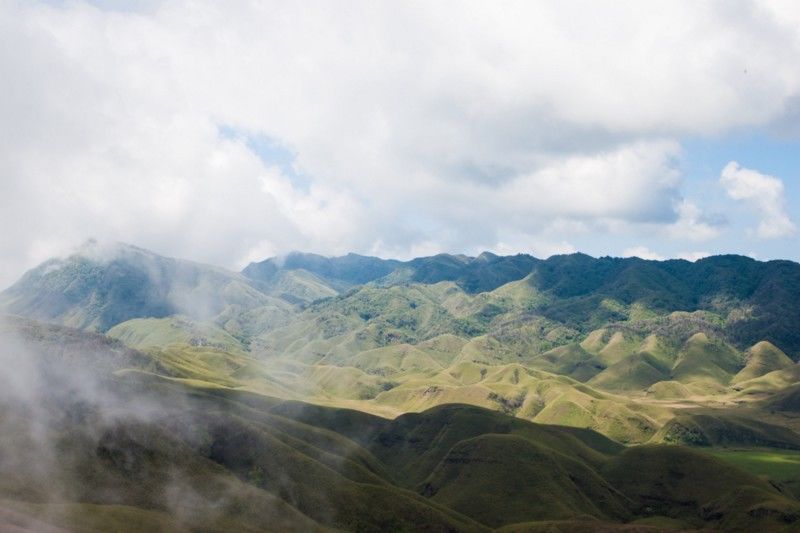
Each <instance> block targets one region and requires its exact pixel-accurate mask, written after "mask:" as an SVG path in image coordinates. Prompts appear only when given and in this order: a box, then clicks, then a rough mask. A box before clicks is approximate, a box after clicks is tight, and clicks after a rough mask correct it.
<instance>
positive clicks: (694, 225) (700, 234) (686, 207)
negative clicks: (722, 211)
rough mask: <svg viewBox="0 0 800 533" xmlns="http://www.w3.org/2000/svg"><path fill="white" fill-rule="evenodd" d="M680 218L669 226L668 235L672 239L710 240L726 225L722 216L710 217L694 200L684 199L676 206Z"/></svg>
mask: <svg viewBox="0 0 800 533" xmlns="http://www.w3.org/2000/svg"><path fill="white" fill-rule="evenodd" d="M675 213H676V214H677V216H678V218H677V220H676V221H675V222H673V223H672V224H670V225H669V226H668V227H667V235H668V236H669V237H670V238H672V239H685V240H689V241H696V242H699V241H708V240H711V239H714V238H716V237H718V236H719V235H720V234H721V233H722V230H723V228H724V226H725V220H724V219H721V218H720V217H708V216H706V215H705V214H704V213H703V211H702V210H701V209H700V208H699V207H698V206H697V205H696V204H694V203H693V202H691V201H688V200H686V199H682V200H681V202H680V203H679V204H678V205H677V206H676V208H675Z"/></svg>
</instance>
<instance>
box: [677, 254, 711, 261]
mask: <svg viewBox="0 0 800 533" xmlns="http://www.w3.org/2000/svg"><path fill="white" fill-rule="evenodd" d="M710 255H711V253H710V252H679V253H678V255H677V258H678V259H686V260H687V261H691V262H695V261H697V260H698V259H703V258H704V257H709V256H710Z"/></svg>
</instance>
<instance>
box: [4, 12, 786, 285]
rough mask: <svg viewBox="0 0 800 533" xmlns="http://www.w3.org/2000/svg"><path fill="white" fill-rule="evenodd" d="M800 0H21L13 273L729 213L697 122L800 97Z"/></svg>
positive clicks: (415, 245) (241, 257) (404, 249)
mask: <svg viewBox="0 0 800 533" xmlns="http://www.w3.org/2000/svg"><path fill="white" fill-rule="evenodd" d="M120 6H121V8H120ZM787 10H788V12H787ZM796 11H797V7H796V5H795V4H792V3H789V4H786V5H784V6H783V7H781V5H780V4H776V5H775V6H772V5H771V4H770V5H766V4H765V5H755V4H749V3H745V4H743V5H739V4H737V8H736V9H732V8H728V7H727V6H725V5H724V4H715V3H711V4H696V3H678V2H674V3H665V4H663V5H661V6H659V7H658V8H657V9H654V8H651V7H644V6H642V5H641V4H640V3H638V2H613V3H608V4H604V5H601V4H593V5H591V6H588V7H587V6H586V5H571V4H565V3H563V2H537V3H530V2H511V3H508V4H504V5H503V6H502V8H499V7H497V6H495V5H492V4H487V3H482V2H474V3H460V2H459V3H450V2H435V3H402V4H400V3H379V2H367V3H363V4H360V5H356V4H350V5H347V6H338V5H337V6H334V5H331V4H329V3H324V2H320V3H311V4H302V5H301V4H286V3H272V2H246V1H231V2H225V3H224V4H222V3H218V2H211V1H202V0H200V1H192V2H188V1H181V0H164V1H156V0H141V1H138V0H134V1H126V2H124V3H122V4H116V3H112V2H106V1H96V2H92V3H87V2H80V1H75V2H55V1H51V2H16V1H12V2H3V3H2V4H0V75H2V77H3V79H4V83H3V97H2V98H0V116H1V117H2V121H0V141H1V142H0V202H2V205H0V207H1V208H2V209H0V224H2V225H3V227H14V228H15V231H13V232H3V233H2V234H1V235H0V272H3V273H4V274H3V276H6V277H0V283H9V282H11V281H12V279H13V278H14V277H16V276H17V275H18V273H19V272H20V271H21V270H22V269H23V268H25V267H28V266H30V265H31V264H33V263H35V262H37V261H40V260H42V259H44V258H45V257H47V256H49V255H51V254H53V253H57V252H59V251H63V250H65V249H68V248H69V247H70V246H72V245H74V244H76V243H78V242H82V241H83V240H85V239H86V238H87V237H90V236H96V237H98V238H100V239H106V240H121V241H128V242H134V243H136V244H139V245H142V246H145V247H148V248H152V249H155V250H156V251H160V252H164V253H169V254H171V255H179V256H185V257H188V258H192V259H196V260H201V261H208V262H213V263H218V264H222V265H226V266H229V267H232V268H236V267H240V266H242V265H243V264H244V263H246V262H247V261H248V260H252V259H255V258H258V255H259V254H262V253H269V254H273V253H284V252H286V251H289V250H292V249H305V250H313V251H317V252H321V253H340V252H344V251H350V250H352V251H360V252H369V251H371V250H387V251H391V253H397V254H399V255H405V254H408V253H410V251H411V250H422V249H425V250H433V249H441V250H448V251H462V250H468V249H474V248H497V247H499V246H500V245H501V244H503V243H505V244H506V245H507V244H508V242H510V240H511V239H510V238H509V237H508V236H509V235H512V234H514V235H516V234H522V235H524V236H525V238H524V239H517V240H518V242H532V243H536V242H549V243H562V242H571V236H570V232H569V231H564V232H562V233H561V234H554V233H553V230H552V222H553V221H554V220H559V221H561V223H562V226H563V227H564V228H567V227H576V226H582V227H584V228H590V231H597V230H596V229H592V228H598V227H604V228H607V227H611V226H612V225H624V224H633V225H637V224H639V225H641V224H645V225H646V224H651V225H652V224H655V225H657V226H659V227H661V228H666V227H668V226H669V225H670V224H673V223H675V221H676V219H677V220H678V221H679V222H678V224H679V225H680V224H684V225H687V226H686V227H687V228H688V234H689V235H692V236H693V237H691V238H693V239H695V240H704V239H710V238H711V235H712V234H713V233H714V225H713V224H710V223H709V222H708V221H707V220H704V219H703V218H702V217H701V216H699V215H698V216H695V218H692V215H691V213H689V214H688V215H687V214H686V213H681V212H680V211H678V212H676V207H675V205H681V204H680V202H681V198H682V194H681V176H680V172H679V165H678V164H676V160H678V159H679V158H680V157H681V149H680V141H679V139H680V138H681V137H682V136H684V135H710V134H721V133H725V132H728V131H732V130H734V129H739V128H754V127H772V125H775V124H778V125H779V123H781V121H782V120H783V119H785V116H784V115H785V110H786V109H787V105H789V104H790V103H791V102H796V101H797V99H798V98H800V71H798V70H797V68H796V57H797V55H798V52H799V51H800V42H799V41H798V39H797V35H798V30H799V29H800V23H798V22H797V21H798V20H800V19H798V18H797V17H795V16H793V14H794V13H795V12H796ZM745 70H746V71H747V74H746V75H745V74H744V71H745ZM775 127H777V126H775ZM253 139H269V140H270V141H271V142H273V143H274V145H275V146H279V147H281V151H280V153H277V152H276V151H275V150H272V151H270V150H260V149H259V146H258V143H254V142H252V140H253ZM287 154H288V156H287ZM287 157H288V159H289V160H288V161H287ZM270 158H274V159H275V161H271V160H270ZM298 176H301V177H302V178H303V179H302V180H299V179H298ZM684 209H686V208H684ZM20 220H24V221H25V224H24V225H22V224H19V221H20ZM680 227H683V226H680ZM681 231H682V230H681ZM387 253H388V252H387Z"/></svg>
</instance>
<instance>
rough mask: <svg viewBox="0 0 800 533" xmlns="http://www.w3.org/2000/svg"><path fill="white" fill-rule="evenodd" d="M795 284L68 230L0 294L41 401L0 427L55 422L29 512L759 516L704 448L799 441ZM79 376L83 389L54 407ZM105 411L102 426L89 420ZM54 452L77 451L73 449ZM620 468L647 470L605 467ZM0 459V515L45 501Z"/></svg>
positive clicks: (764, 519) (735, 262)
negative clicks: (193, 255) (159, 243)
mask: <svg viewBox="0 0 800 533" xmlns="http://www.w3.org/2000/svg"><path fill="white" fill-rule="evenodd" d="M798 280H800V265H798V264H796V263H793V262H790V261H770V262H758V261H755V260H752V259H749V258H746V257H741V256H717V257H709V258H705V259H701V260H699V261H696V262H694V263H691V262H688V261H680V260H671V261H645V260H641V259H636V258H631V259H619V258H608V257H605V258H599V259H595V258H592V257H589V256H586V255H583V254H572V255H564V256H553V257H550V258H548V259H537V258H534V257H531V256H527V255H515V256H508V257H502V256H496V255H493V254H489V253H484V254H481V255H480V256H478V257H474V258H472V257H466V256H458V255H437V256H433V257H423V258H417V259H413V260H410V261H394V260H384V259H379V258H374V257H364V256H358V255H354V254H350V255H347V256H343V257H336V258H325V257H322V256H317V255H312V254H300V253H294V254H290V255H288V256H286V257H283V258H273V259H268V260H266V261H263V262H261V263H254V264H251V265H249V266H248V267H247V268H245V269H244V270H243V272H242V273H235V272H229V271H226V270H224V269H221V268H217V267H213V266H209V265H203V264H198V263H193V262H189V261H183V260H180V259H171V258H165V257H161V256H159V255H157V254H154V253H152V252H148V251H146V250H143V249H140V248H136V247H132V246H128V245H114V246H101V245H99V244H97V243H88V244H87V245H86V246H84V247H83V248H82V249H81V250H79V251H78V252H77V253H75V254H73V255H71V256H70V257H67V258H62V259H53V260H50V261H47V262H45V263H44V264H42V265H40V266H39V267H36V268H35V269H33V270H31V271H30V272H28V273H26V274H25V275H24V276H23V277H22V278H21V279H20V281H19V282H17V283H16V284H14V285H13V286H11V287H10V288H8V289H6V290H5V291H3V292H2V293H0V305H2V309H3V311H4V312H5V313H6V314H9V315H16V318H10V319H7V320H6V323H7V324H8V325H7V326H6V332H7V333H6V336H10V337H13V338H14V339H16V340H15V341H14V342H13V343H12V348H11V349H10V350H9V349H6V351H7V352H10V353H13V352H15V350H16V352H25V353H26V355H25V357H26V358H31V360H33V361H36V365H35V368H34V369H33V370H31V369H29V370H27V371H28V372H30V373H32V374H34V375H36V376H38V375H39V374H40V373H41V374H42V376H44V377H41V378H40V377H37V378H36V382H37V383H46V384H48V385H47V386H46V387H45V389H44V390H48V391H49V390H50V389H52V390H53V391H54V392H53V393H52V394H53V395H52V396H51V395H50V393H49V392H48V393H47V394H45V393H40V394H39V396H37V397H36V398H34V399H31V398H28V397H27V396H24V398H23V399H24V402H22V404H19V402H20V401H21V400H20V398H19V394H17V393H15V394H17V395H16V396H14V397H10V398H7V404H6V412H8V413H11V414H12V415H13V416H11V417H10V418H9V419H8V420H7V422H8V423H12V422H13V424H17V425H16V426H14V427H13V428H11V427H10V426H9V430H11V429H13V430H14V431H18V430H19V429H20V427H22V428H23V429H24V426H19V424H21V422H20V421H19V420H22V419H21V418H18V416H21V414H20V413H22V412H31V409H33V411H32V412H38V411H37V409H39V408H40V407H39V404H41V403H42V402H45V403H46V405H47V407H46V409H45V410H46V411H47V410H51V409H55V412H56V413H58V414H57V415H53V416H54V417H55V418H53V417H47V418H46V419H45V420H44V421H42V422H41V424H42V427H39V428H38V429H37V431H40V432H41V431H44V434H50V433H52V432H53V431H55V429H54V428H61V429H58V432H62V434H64V435H67V437H64V438H66V441H63V440H62V441H59V442H61V444H59V446H61V447H62V449H65V450H68V453H67V452H65V453H66V454H67V455H68V457H69V460H67V461H64V464H63V465H62V466H60V467H59V468H63V471H62V472H61V474H59V475H61V476H62V477H63V479H62V482H63V484H64V492H63V493H59V495H58V498H57V499H59V501H62V502H63V505H62V507H61V508H60V510H58V511H57V512H56V511H53V512H55V514H54V515H53V516H56V518H57V519H54V520H55V522H51V523H59V524H61V523H71V522H70V520H72V519H71V518H70V516H75V515H76V513H77V514H78V515H81V514H85V515H87V516H89V515H91V516H95V517H96V518H93V520H94V519H96V520H97V521H98V522H97V523H103V520H106V519H107V520H119V521H123V520H127V519H129V518H130V517H131V516H136V517H137V520H140V521H141V523H142V524H143V526H142V528H143V529H147V528H148V527H150V526H152V525H153V524H161V526H160V527H167V528H179V527H186V528H189V529H192V528H193V527H197V522H195V521H194V520H209V521H210V523H214V524H218V526H216V527H218V528H220V529H225V528H229V527H235V528H251V529H254V530H258V529H260V528H263V527H265V526H264V524H265V522H263V520H265V518H264V517H263V516H261V517H259V516H256V515H254V514H252V513H250V511H238V510H237V509H249V508H250V507H251V506H255V508H264V506H268V507H269V508H270V509H271V510H272V511H271V512H274V513H275V514H274V519H275V520H278V521H280V523H283V524H285V525H286V527H287V528H290V526H291V527H296V528H297V529H304V530H307V529H313V528H325V527H334V528H343V529H347V530H356V529H359V528H361V529H364V530H370V528H373V529H381V528H384V529H385V528H387V527H390V528H402V527H408V528H412V529H420V528H421V529H425V528H428V529H430V530H465V531H469V530H476V531H478V530H483V529H486V528H495V527H501V526H511V525H513V524H524V525H519V526H518V528H519V530H531V531H535V530H537V529H536V528H538V527H549V526H546V525H545V522H547V521H551V522H552V521H556V523H560V524H561V525H560V526H553V527H562V528H564V529H565V530H572V529H574V528H579V527H589V526H587V524H591V523H594V524H595V525H597V526H598V527H599V526H600V525H601V524H602V526H603V527H609V528H612V529H613V528H614V527H617V526H616V525H615V524H617V525H618V524H623V523H630V522H635V521H640V520H644V521H645V522H642V523H640V524H638V525H637V526H636V527H641V528H647V527H653V528H656V529H657V527H662V526H663V527H666V526H669V527H672V526H675V527H678V528H695V527H707V526H711V527H724V528H726V529H739V530H743V531H745V530H749V529H751V528H753V527H760V528H767V529H780V528H782V527H784V526H785V527H789V526H790V525H791V524H795V522H796V521H797V519H798V517H800V507H798V505H799V504H798V501H797V500H796V499H795V492H794V491H795V490H797V489H798V488H800V474H799V475H798V477H797V479H794V478H786V479H781V480H780V481H778V480H776V479H775V478H774V477H769V478H766V477H762V478H759V477H755V476H753V475H752V473H753V472H755V473H757V474H759V473H761V472H762V470H759V468H762V467H761V466H758V465H756V466H755V467H753V465H752V464H750V463H744V465H745V466H746V467H747V468H750V469H751V470H747V469H744V470H739V469H738V467H733V466H731V464H730V461H738V460H739V458H740V457H742V456H739V455H734V456H731V457H732V458H731V457H728V456H725V455H724V453H723V452H724V450H725V447H728V448H730V447H735V448H737V449H746V450H751V449H754V448H762V449H769V450H773V451H772V452H770V453H773V454H775V453H783V454H792V453H796V452H795V450H796V451H800V433H798V431H800V424H799V423H798V422H797V418H796V416H795V414H794V413H795V412H796V410H797V405H798V402H796V401H795V398H796V397H797V396H798V395H797V392H796V390H795V389H796V387H797V383H798V382H800V370H799V369H800V366H798V364H797V363H796V361H797V359H798V358H800V345H798V337H797V324H798V323H800V316H799V315H798V313H800V298H797V297H796V296H797V295H798V294H800V283H798ZM20 339H21V340H20ZM20 346H22V348H20ZM70 346H72V348H69V347H70ZM64 347H67V348H64ZM30 354H34V355H30ZM17 357H18V356H17ZM42 369H44V370H42ZM76 372H77V374H75V373H76ZM62 374H63V375H64V376H72V375H73V374H75V375H77V376H78V377H77V378H74V379H73V378H69V379H66V378H64V379H62V378H60V377H59V376H60V375H62ZM65 379H66V383H65V381H64V380H65ZM53 380H55V381H53ZM85 380H88V381H87V383H92V385H91V387H89V389H91V391H92V392H91V397H90V398H85V399H83V400H81V399H80V398H79V399H78V400H75V399H74V398H73V397H72V396H70V395H75V394H78V396H79V397H80V395H81V394H83V392H80V389H81V387H77V388H76V386H75V384H76V383H79V382H83V381H85ZM51 385H52V386H51ZM62 388H63V389H65V390H64V391H63V392H62ZM118 388H119V391H121V392H117V389H118ZM76 391H77V392H76ZM87 394H88V393H87ZM42 395H44V398H42V397H40V396H42ZM70 398H72V399H70ZM15 402H16V403H15ZM25 402H28V403H30V402H34V403H35V404H36V407H35V408H32V407H31V406H29V405H28V404H27V403H25ZM76 402H77V403H76ZM175 402H177V403H175ZM128 404H130V405H132V406H139V405H150V407H147V408H145V407H142V409H141V410H142V411H147V412H150V411H148V409H150V408H152V410H153V411H154V412H158V413H161V412H162V410H163V412H164V413H169V416H166V415H164V417H162V416H160V415H159V416H158V417H150V416H149V415H148V416H145V417H142V416H140V414H139V411H140V409H138V407H137V409H135V411H136V413H135V415H136V416H133V414H131V413H127V414H125V413H126V410H125V408H124V406H125V405H128ZM56 405H57V406H58V407H57V408H55V407H54V406H56ZM83 405H88V407H81V406H83ZM165 405H171V407H169V408H166V407H165ZM20 409H22V411H20ZM87 409H88V410H87ZM107 410H111V411H114V412H121V413H123V415H124V416H122V415H120V416H121V418H120V417H116V415H115V417H112V418H113V423H112V424H111V426H109V425H108V423H107V422H103V421H102V420H105V419H106V418H107V417H106V415H105V414H103V413H105V412H106V411H107ZM87 417H88V418H87ZM23 418H24V417H23ZM168 419H169V420H172V421H171V422H168V421H167V420H168ZM87 420H88V421H90V422H91V423H90V426H91V427H92V428H93V429H91V431H89V430H86V429H85V428H84V429H81V424H83V423H84V422H80V421H87ZM95 420H96V421H97V422H94V421H95ZM4 423H5V422H4ZM38 423H39V422H38V421H37V424H38ZM92 424H100V425H99V426H96V427H95V425H92ZM112 426H113V427H112ZM25 431H28V430H27V429H26V430H25ZM25 431H23V433H22V434H23V435H25V434H27V433H25ZM87 431H88V433H87ZM63 432H66V433H63ZM37 434H38V433H37ZM9 435H10V433H9ZM31 438H33V437H31ZM98 439H99V440H98ZM47 442H48V447H47V450H50V449H51V447H50V446H49V445H50V441H49V440H47ZM79 442H82V443H84V444H81V446H84V445H85V446H88V448H87V449H93V450H95V452H93V454H89V455H88V456H86V455H84V456H79V455H75V456H74V457H73V451H74V450H73V448H72V447H74V446H78V443H79ZM665 445H669V446H665ZM4 446H6V450H7V453H12V452H11V451H12V450H14V449H16V447H17V446H25V444H24V443H23V442H22V441H18V440H14V439H10V440H8V439H7V440H5V441H4ZM625 446H629V447H630V448H629V449H626V448H625ZM689 448H693V449H698V448H700V449H709V450H723V452H720V453H722V455H721V457H723V459H722V460H720V459H714V458H712V457H709V456H707V455H704V454H702V453H698V452H696V451H692V450H690V449H689ZM31 449H32V450H33V451H31V452H30V453H31V454H33V455H32V456H31V457H30V458H29V461H23V462H24V463H31V464H32V463H35V462H36V461H37V459H36V457H35V455H36V453H39V452H37V451H36V448H31ZM170 450H172V451H170ZM174 450H181V451H180V452H179V456H178V455H175V454H176V453H178V452H175V451H174ZM777 450H780V452H778V451H777ZM48 453H49V452H48ZM75 453H77V451H75ZM715 453H716V452H715ZM743 453H750V452H743ZM120 457H129V458H131V459H126V460H125V461H122V460H121V459H119V458H120ZM747 457H752V456H747ZM115 458H116V459H115ZM126 461H134V463H135V464H136V465H138V466H136V467H135V468H134V469H133V470H127V471H126V470H125V469H126V468H129V467H127V466H125V465H127V464H130V463H129V462H126ZM725 461H728V462H725ZM168 463H174V465H176V466H175V468H176V469H177V470H176V472H178V473H177V474H175V475H177V476H178V477H179V478H181V479H183V478H184V477H185V479H195V478H197V479H206V480H208V479H211V478H213V479H215V480H216V481H214V483H213V484H212V486H213V487H217V488H215V489H209V490H211V492H204V493H202V494H200V493H198V494H197V495H195V497H196V503H195V504H192V505H198V506H200V507H203V506H204V505H206V504H205V503H203V502H208V501H211V500H213V501H218V500H219V498H220V497H221V496H220V494H222V492H225V493H227V491H233V494H232V495H230V496H225V501H226V502H228V503H226V504H225V506H223V507H224V510H223V511H222V512H221V513H220V514H219V515H218V516H216V515H215V516H214V517H209V516H208V515H197V516H196V517H194V518H192V516H193V513H195V512H196V509H194V508H192V509H188V508H184V507H181V506H178V507H170V506H168V505H167V506H165V505H163V504H161V503H159V501H161V500H159V498H156V497H155V496H153V495H152V494H158V493H159V491H161V492H162V493H164V494H166V493H169V492H170V491H173V490H178V489H175V488H174V487H173V486H172V484H171V483H168V482H167V481H165V478H164V476H163V472H162V471H161V468H162V466H160V465H164V464H168ZM642 464H647V465H648V469H650V470H651V471H652V476H653V477H652V479H651V478H647V479H642V480H638V481H637V480H633V479H630V478H626V476H625V472H627V471H632V470H636V469H640V468H641V466H640V465H642ZM759 464H760V463H759ZM654 465H655V466H654ZM7 466H8V465H7ZM8 468H11V469H12V470H11V471H14V472H15V473H14V475H15V476H16V477H15V478H14V479H17V481H12V482H9V483H8V484H6V485H5V488H4V489H3V491H4V492H3V496H2V497H3V498H6V499H7V500H8V502H9V503H7V504H6V507H5V509H4V511H3V513H5V515H3V513H0V515H3V516H7V517H13V516H19V517H22V518H19V519H18V521H19V520H23V518H24V520H33V518H32V517H31V516H32V515H37V514H38V511H39V510H40V509H42V507H41V506H47V505H49V503H47V502H50V500H52V499H53V498H55V496H54V495H53V494H51V493H49V492H48V491H47V490H45V487H44V485H43V483H44V481H43V480H42V479H40V478H38V477H36V476H37V475H38V474H36V473H35V472H34V471H33V470H30V469H27V470H26V469H23V470H22V471H17V470H15V468H16V467H15V468H12V467H11V466H8ZM26 468H28V467H26ZM676 468H677V470H675V469H676ZM753 468H754V469H755V470H752V469H753ZM87 472H93V473H92V474H87ZM276 472H278V473H279V477H280V478H281V479H283V481H281V482H280V483H278V482H277V481H275V480H276V478H275V477H274V476H277V475H278V474H276ZM748 472H751V473H750V474H748ZM86 475H91V476H95V477H97V476H99V477H98V479H100V478H102V479H103V480H105V481H104V483H106V484H107V486H108V487H113V488H114V490H112V491H111V492H110V493H108V494H112V495H113V496H109V495H108V494H107V493H106V492H103V491H100V489H99V488H97V490H94V489H92V490H89V489H87V487H86V485H87V484H91V483H89V482H88V481H87V480H86V479H87V478H85V477H83V476H86ZM770 475H771V474H770ZM130 476H134V478H131V477H130ZM136 476H139V477H136ZM198 476H199V477H198ZM664 476H666V477H664ZM762 476H767V474H762ZM135 479H139V480H140V482H141V483H144V485H142V486H139V485H138V483H139V482H137V481H135ZM534 479H539V480H540V481H537V482H536V483H533V482H532V481H531V480H534ZM664 479H668V480H670V481H669V482H668V483H666V482H665V481H664ZM712 480H716V481H713V483H712V482H711V481H712ZM717 481H719V483H717ZM181 483H182V482H181ZM187 483H189V482H188V481H187ZM275 483H278V484H275ZM665 483H666V484H665ZM714 483H717V484H714ZM190 484H191V483H190ZM178 485H180V486H181V487H183V485H181V484H180V483H179V484H178ZM98 487H99V485H98ZM142 487H148V488H147V491H149V492H152V491H155V492H152V494H150V495H148V494H146V493H145V492H142V491H143V490H144V489H143V488H142ZM179 490H180V491H184V490H185V489H184V488H179ZM214 490H217V491H218V492H216V493H215V492H213V491H214ZM164 491H166V492H164ZM219 491H222V492H219ZM376 491H377V492H376ZM487 493H491V494H495V495H496V496H495V497H493V498H492V499H486V497H485V494H487ZM542 494H549V495H551V496H550V497H551V499H547V498H544V497H543V496H542ZM162 499H163V498H162ZM248 502H249V503H248ZM345 502H350V503H347V504H345ZM386 502H392V503H391V504H389V503H386ZM478 502H480V503H478ZM654 502H660V503H657V504H656V503H654ZM323 503H324V505H323ZM181 505H184V504H183V503H181ZM375 505H377V506H378V507H379V508H381V509H382V510H381V511H378V510H374V509H373V506H375ZM193 509H194V510H193ZM412 515H413V516H416V517H417V518H411V516H412ZM269 516H272V515H269ZM102 517H105V518H102ZM203 517H204V518H203ZM271 519H272V518H270V520H271ZM576 519H577V520H578V522H575V521H574V520H576ZM9 520H10V518H9ZM581 520H583V522H581ZM586 520H589V521H590V522H586ZM559 521H560V522H559ZM591 521H594V522H591ZM45 522H46V520H45ZM547 523H550V522H547ZM193 524H194V525H193ZM654 524H655V525H654ZM665 524H666V526H665ZM643 530H647V529H643Z"/></svg>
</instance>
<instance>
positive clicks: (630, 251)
mask: <svg viewBox="0 0 800 533" xmlns="http://www.w3.org/2000/svg"><path fill="white" fill-rule="evenodd" d="M622 257H638V258H640V259H649V260H652V261H663V260H664V259H665V257H664V256H663V255H661V254H659V253H657V252H654V251H652V250H650V249H649V248H647V247H646V246H633V247H631V248H627V249H626V250H625V251H624V252H622Z"/></svg>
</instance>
